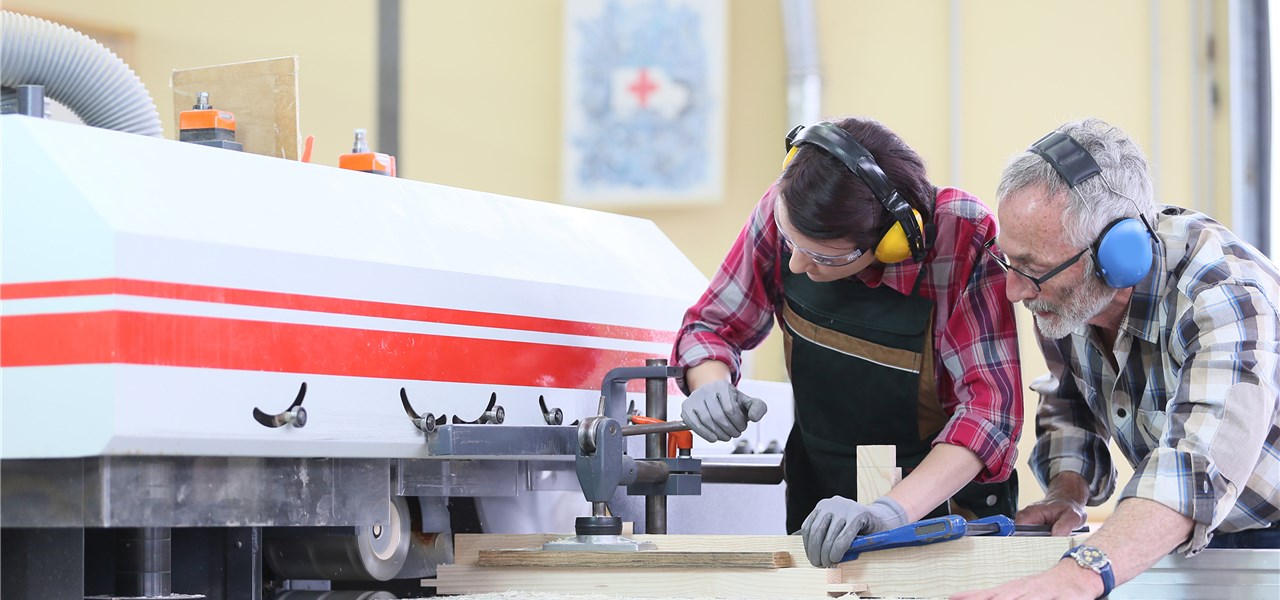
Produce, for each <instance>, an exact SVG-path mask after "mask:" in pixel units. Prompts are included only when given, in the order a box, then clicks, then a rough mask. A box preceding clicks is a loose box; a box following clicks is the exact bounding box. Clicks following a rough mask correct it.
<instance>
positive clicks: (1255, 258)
mask: <svg viewBox="0 0 1280 600" xmlns="http://www.w3.org/2000/svg"><path fill="white" fill-rule="evenodd" d="M1156 234H1157V237H1159V238H1160V241H1161V243H1160V244H1159V245H1158V246H1157V249H1156V251H1155V255H1156V261H1157V263H1156V264H1159V265H1163V268H1160V269H1155V270H1154V271H1153V273H1152V274H1151V275H1148V276H1147V278H1146V279H1144V280H1143V281H1141V282H1139V283H1138V285H1137V286H1135V287H1134V288H1133V297H1132V299H1131V300H1130V302H1129V310H1128V313H1127V314H1126V315H1125V317H1124V320H1123V321H1122V322H1121V324H1120V331H1119V335H1118V336H1117V338H1116V341H1115V346H1114V354H1113V353H1110V352H1105V351H1104V350H1103V349H1102V345H1101V342H1100V341H1099V338H1098V337H1097V336H1096V335H1095V334H1094V333H1093V328H1092V327H1088V326H1084V327H1081V328H1080V329H1078V330H1077V331H1075V332H1074V333H1072V334H1071V335H1069V336H1067V337H1065V338H1063V339H1060V340H1044V339H1041V340H1040V346H1041V348H1042V349H1043V350H1044V353H1045V358H1046V360H1047V362H1048V365H1049V370H1050V377H1046V378H1042V379H1041V380H1038V381H1037V383H1035V384H1033V385H1032V387H1033V389H1036V390H1037V391H1040V392H1041V401H1040V408H1039V414H1038V416H1037V423H1036V425H1037V427H1036V436H1037V441H1036V447H1035V450H1034V451H1033V453H1032V455H1031V466H1032V468H1033V469H1034V470H1035V471H1036V476H1037V477H1039V478H1040V481H1041V483H1042V484H1046V485H1047V484H1048V482H1049V481H1051V480H1052V479H1053V477H1054V476H1055V475H1057V474H1058V473H1060V472H1062V471H1074V472H1077V473H1079V474H1080V475H1081V476H1083V477H1084V479H1085V480H1086V481H1088V482H1089V489H1090V499H1089V504H1090V505H1095V504H1098V503H1101V502H1102V501H1104V500H1106V499H1107V498H1108V497H1110V496H1111V494H1112V493H1113V492H1114V491H1115V486H1116V484H1115V479H1116V471H1115V467H1114V466H1113V465H1112V463H1111V454H1110V452H1109V451H1108V450H1107V443H1108V440H1110V439H1111V438H1112V437H1113V436H1114V437H1115V439H1116V442H1117V444H1118V446H1119V447H1120V450H1121V451H1122V452H1123V453H1124V456H1125V458H1127V459H1128V460H1129V462H1130V463H1131V464H1132V465H1133V466H1134V469H1135V472H1134V476H1133V479H1132V480H1130V481H1129V484H1128V485H1126V486H1125V488H1124V491H1123V492H1122V493H1121V496H1120V497H1121V498H1128V497H1138V498H1146V499H1149V500H1153V501H1155V502H1159V503H1160V504H1163V505H1165V506H1167V507H1169V508H1171V509H1173V510H1176V511H1178V512H1179V513H1182V514H1184V515H1186V516H1188V517H1190V518H1191V519H1192V520H1193V521H1195V527H1194V531H1193V532H1192V535H1191V539H1190V540H1189V541H1188V542H1187V543H1185V544H1183V545H1182V546H1180V547H1179V548H1178V551H1180V552H1187V553H1195V552H1198V551H1200V550H1201V549H1202V548H1204V546H1205V544H1207V543H1208V542H1209V538H1210V532H1211V531H1213V530H1218V531H1223V532H1232V531H1240V530H1243V529H1252V528H1257V527H1266V526H1267V525H1269V524H1270V523H1271V522H1273V521H1276V520H1278V519H1280V449H1278V448H1280V320H1278V319H1277V315H1278V313H1277V311H1276V306H1277V303H1280V273H1278V272H1277V270H1276V267H1275V265H1273V264H1272V263H1271V262H1269V261H1268V260H1267V259H1266V257H1264V256H1262V255H1261V253H1259V252H1258V251H1257V250H1256V249H1255V248H1253V247H1251V246H1249V245H1247V244H1245V243H1244V242H1242V241H1241V240H1240V239H1239V238H1237V237H1236V236H1235V235H1233V234H1232V233H1231V232H1230V231H1228V230H1227V229H1226V228H1224V227H1223V226H1222V225H1220V224H1218V223H1216V222H1214V221H1213V220H1212V219H1210V218H1208V217H1206V216H1204V215H1202V214H1199V213H1196V212H1193V211H1190V210H1183V209H1179V208H1172V207H1166V208H1165V210H1164V211H1163V212H1162V213H1161V214H1160V217H1159V219H1158V220H1157V227H1156ZM1109 356H1114V358H1115V364H1117V365H1122V368H1120V369H1119V371H1120V372H1119V373H1117V372H1116V370H1117V369H1116V368H1115V367H1113V366H1112V363H1111V361H1110V360H1109V359H1108V357H1109Z"/></svg>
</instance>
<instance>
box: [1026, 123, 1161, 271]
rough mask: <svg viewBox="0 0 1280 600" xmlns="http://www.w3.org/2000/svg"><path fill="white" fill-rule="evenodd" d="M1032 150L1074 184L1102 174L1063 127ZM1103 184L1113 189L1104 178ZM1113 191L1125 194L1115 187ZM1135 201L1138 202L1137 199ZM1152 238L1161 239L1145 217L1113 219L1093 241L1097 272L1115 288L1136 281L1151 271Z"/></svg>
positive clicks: (1068, 182) (1050, 133) (1035, 144)
mask: <svg viewBox="0 0 1280 600" xmlns="http://www.w3.org/2000/svg"><path fill="white" fill-rule="evenodd" d="M1030 151H1031V152H1035V153H1036V154H1038V155H1040V157H1041V158H1043V159H1044V160H1045V162H1048V163H1049V165H1050V166H1052V167H1053V169H1054V170H1055V171H1057V172H1058V175H1061V176H1062V179H1063V180H1065V181H1066V182H1067V185H1069V186H1071V187H1072V188H1074V187H1076V186H1077V185H1079V184H1081V183H1083V182H1084V181H1086V180H1088V179H1090V178H1092V177H1094V176H1101V175H1102V168H1101V167H1099V166H1098V162H1097V161H1096V160H1094V158H1093V155H1091V154H1089V151H1088V150H1085V148H1084V146H1081V145H1080V143H1079V142H1077V141H1075V140H1074V139H1072V138H1071V136H1069V135H1067V134H1065V133H1062V132H1061V131H1051V132H1049V134H1048V135H1046V136H1044V137H1042V138H1040V139H1039V140H1037V141H1036V143H1034V144H1032V145H1031V148H1030ZM1103 184H1104V185H1106V186H1107V189H1111V185H1110V184H1107V183H1106V180H1105V179H1104V180H1103ZM1112 193H1115V194H1118V195H1121V196H1123V195H1124V194H1120V193H1119V192H1116V191H1115V190H1112ZM1125 197H1126V198H1127V196H1125ZM1129 201H1130V202H1133V198H1129ZM1134 204H1135V206H1136V204H1137V203H1134ZM1152 241H1155V242H1157V243H1159V239H1158V238H1156V233H1155V232H1154V231H1152V230H1151V225H1150V224H1149V223H1147V219H1146V218H1145V217H1142V216H1139V217H1138V218H1137V219H1135V218H1132V217H1127V218H1121V219H1116V220H1114V221H1112V222H1111V223H1110V224H1108V225H1107V226H1106V228H1104V229H1103V230H1102V233H1100V234H1098V239H1096V240H1094V242H1093V246H1092V250H1093V265H1094V267H1093V268H1094V274H1095V275H1097V276H1098V278H1099V279H1102V281H1103V282H1104V283H1106V284H1107V285H1108V286H1110V287H1113V288H1117V289H1120V288H1127V287H1133V286H1135V285H1137V284H1138V282H1140V281H1142V279H1143V278H1144V277H1146V276H1147V273H1148V272H1150V271H1151V259H1152V257H1153V253H1152V251H1151V242H1152Z"/></svg>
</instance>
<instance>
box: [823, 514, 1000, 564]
mask: <svg viewBox="0 0 1280 600" xmlns="http://www.w3.org/2000/svg"><path fill="white" fill-rule="evenodd" d="M1015 529H1016V528H1015V527H1014V525H1013V520H1012V519H1010V518H1009V517H1006V516H1004V515H995V516H993V517H986V518H983V519H974V520H972V521H965V520H964V517H961V516H959V515H946V516H944V517H938V518H936V519H927V520H924V521H919V522H916V523H912V524H910V525H903V526H902V527H898V528H897V529H890V530H888V531H881V532H879V533H872V534H868V535H863V536H858V537H856V538H854V540H853V543H851V544H849V551H848V552H845V553H844V558H841V559H840V562H844V561H846V560H853V559H855V558H858V555H859V554H862V553H863V552H870V551H872V550H884V549H886V548H902V547H904V546H923V545H925V544H935V543H937V542H945V541H947V540H954V539H956V538H959V537H964V536H966V535H995V536H1005V535H1013V532H1014V531H1015Z"/></svg>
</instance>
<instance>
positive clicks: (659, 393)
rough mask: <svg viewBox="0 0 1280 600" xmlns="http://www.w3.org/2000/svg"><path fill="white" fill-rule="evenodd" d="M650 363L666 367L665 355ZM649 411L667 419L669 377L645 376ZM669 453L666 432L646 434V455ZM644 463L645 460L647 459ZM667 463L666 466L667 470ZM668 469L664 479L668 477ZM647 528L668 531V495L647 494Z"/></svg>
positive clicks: (661, 418)
mask: <svg viewBox="0 0 1280 600" xmlns="http://www.w3.org/2000/svg"><path fill="white" fill-rule="evenodd" d="M644 364H645V366H647V367H665V366H667V360H666V359H665V358H651V359H648V360H646V361H645V362H644ZM644 399H645V415H646V416H649V417H652V418H654V419H659V420H662V421H665V420H667V378H666V377H650V378H648V379H646V380H645V394H644ZM666 454H667V434H666V432H660V433H654V434H652V435H649V436H648V437H647V438H645V445H644V455H645V457H647V458H663V457H665V456H666ZM641 464H644V463H643V462H642V463H641ZM665 466H666V465H663V467H664V470H665ZM666 479H667V475H666V474H665V473H664V474H663V476H662V479H661V480H660V481H666ZM644 530H645V533H650V534H653V533H666V532H667V497H666V496H663V495H658V494H652V495H648V496H645V497H644Z"/></svg>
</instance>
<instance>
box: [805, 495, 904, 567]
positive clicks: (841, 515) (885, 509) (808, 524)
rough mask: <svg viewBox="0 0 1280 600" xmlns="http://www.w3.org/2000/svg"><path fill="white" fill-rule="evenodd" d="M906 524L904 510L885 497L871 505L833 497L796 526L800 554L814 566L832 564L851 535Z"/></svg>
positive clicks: (840, 556)
mask: <svg viewBox="0 0 1280 600" xmlns="http://www.w3.org/2000/svg"><path fill="white" fill-rule="evenodd" d="M906 524H907V511H906V510H904V509H903V508H902V505H901V504H898V503H897V502H896V501H895V500H893V499H892V498H889V497H888V496H881V497H880V498H879V499H878V500H876V501H875V502H872V503H871V504H859V503H858V502H855V501H853V500H850V499H848V498H842V497H840V496H833V497H831V498H827V499H825V500H822V501H820V502H818V505H817V506H815V507H813V512H811V513H809V517H808V518H806V519H805V520H804V525H801V526H800V534H801V535H803V536H804V553H805V556H808V557H809V562H811V563H813V566H815V567H832V566H835V565H836V563H839V562H840V559H842V558H844V553H845V552H848V551H849V544H852V543H853V538H855V537H858V536H859V535H862V534H866V533H876V532H878V531H887V530H890V529H894V528H896V527H902V526H903V525H906Z"/></svg>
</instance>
